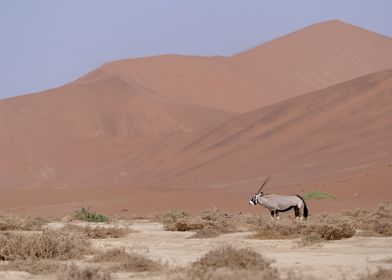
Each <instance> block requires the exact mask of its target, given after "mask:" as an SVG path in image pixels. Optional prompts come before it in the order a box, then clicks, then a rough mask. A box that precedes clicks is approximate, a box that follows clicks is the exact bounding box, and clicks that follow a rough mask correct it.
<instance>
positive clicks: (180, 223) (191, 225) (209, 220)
mask: <svg viewBox="0 0 392 280" xmlns="http://www.w3.org/2000/svg"><path fill="white" fill-rule="evenodd" d="M155 221H158V222H160V223H162V224H163V226H164V229H165V230H169V231H196V233H195V234H194V235H193V236H192V237H193V238H208V237H215V236H218V235H220V234H223V233H230V232H234V231H236V223H235V220H234V219H232V216H230V215H228V214H225V213H222V212H220V211H219V210H214V211H204V212H203V213H201V214H200V215H199V216H195V217H192V216H190V215H188V214H187V213H185V212H183V211H178V210H175V211H171V212H168V213H164V214H160V215H157V216H156V217H155Z"/></svg>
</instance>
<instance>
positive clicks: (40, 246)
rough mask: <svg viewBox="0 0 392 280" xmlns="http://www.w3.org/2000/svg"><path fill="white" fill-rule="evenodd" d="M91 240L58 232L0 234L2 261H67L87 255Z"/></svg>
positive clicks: (69, 233) (78, 235)
mask: <svg viewBox="0 0 392 280" xmlns="http://www.w3.org/2000/svg"><path fill="white" fill-rule="evenodd" d="M89 249H90V242H89V240H88V239H87V238H86V237H84V236H83V235H80V234H77V233H71V232H65V231H58V230H46V231H43V232H40V233H34V234H29V235H26V234H21V233H18V232H7V233H0V260H7V261H15V260H29V259H30V260H37V259H59V260H67V259H72V258H76V257H80V256H81V255H83V254H85V253H87V252H88V251H89Z"/></svg>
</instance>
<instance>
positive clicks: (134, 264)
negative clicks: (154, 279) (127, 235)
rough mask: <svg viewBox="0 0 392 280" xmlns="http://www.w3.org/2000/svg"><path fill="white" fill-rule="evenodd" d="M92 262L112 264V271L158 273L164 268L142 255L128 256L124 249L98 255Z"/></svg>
mask: <svg viewBox="0 0 392 280" xmlns="http://www.w3.org/2000/svg"><path fill="white" fill-rule="evenodd" d="M92 261H93V262H107V263H112V265H111V270H112V271H134V272H143V271H158V270H161V269H162V268H163V267H164V266H163V265H162V264H161V263H160V262H156V261H154V260H151V259H149V258H147V257H145V256H143V255H140V254H136V253H131V254H128V253H126V252H125V250H124V249H111V250H108V251H106V252H101V253H98V254H97V255H95V256H94V258H93V260H92Z"/></svg>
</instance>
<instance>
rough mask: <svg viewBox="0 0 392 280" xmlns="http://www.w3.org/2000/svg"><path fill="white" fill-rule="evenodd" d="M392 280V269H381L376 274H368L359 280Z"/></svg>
mask: <svg viewBox="0 0 392 280" xmlns="http://www.w3.org/2000/svg"><path fill="white" fill-rule="evenodd" d="M390 279H392V269H384V268H379V269H378V270H377V271H376V272H373V273H368V274H366V275H364V276H362V277H360V278H359V280H390Z"/></svg>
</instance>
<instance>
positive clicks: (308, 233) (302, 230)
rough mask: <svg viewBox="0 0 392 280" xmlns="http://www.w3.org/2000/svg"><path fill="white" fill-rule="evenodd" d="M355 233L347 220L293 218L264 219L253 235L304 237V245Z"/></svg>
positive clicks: (289, 237) (279, 237) (270, 237)
mask: <svg viewBox="0 0 392 280" xmlns="http://www.w3.org/2000/svg"><path fill="white" fill-rule="evenodd" d="M354 235H355V228H354V226H353V225H352V224H350V223H346V222H336V223H335V224H326V223H324V222H320V223H319V222H310V221H308V222H297V221H293V220H290V221H289V220H281V221H264V222H263V221H262V222H261V223H260V225H259V226H258V229H257V230H256V232H255V233H254V235H253V236H252V237H253V238H256V239H292V238H299V237H302V238H303V240H302V244H303V245H307V244H308V245H311V244H313V243H317V242H319V241H321V240H340V239H343V238H349V237H352V236H354Z"/></svg>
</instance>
